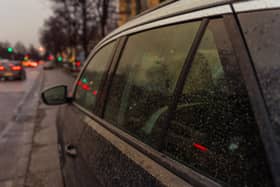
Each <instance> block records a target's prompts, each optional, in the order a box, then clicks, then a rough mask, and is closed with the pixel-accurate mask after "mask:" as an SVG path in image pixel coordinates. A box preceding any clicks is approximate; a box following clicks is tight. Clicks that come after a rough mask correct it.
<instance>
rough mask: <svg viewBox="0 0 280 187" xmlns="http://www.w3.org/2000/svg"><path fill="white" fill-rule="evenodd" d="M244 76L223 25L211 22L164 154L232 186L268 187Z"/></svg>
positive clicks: (187, 83) (188, 79) (186, 85)
mask: <svg viewBox="0 0 280 187" xmlns="http://www.w3.org/2000/svg"><path fill="white" fill-rule="evenodd" d="M241 77H242V76H241V73H240V70H239V66H238V64H237V62H236V58H235V54H234V52H233V49H232V46H231V43H230V40H229V38H228V36H227V35H226V30H225V28H224V24H223V21H222V20H219V19H217V20H212V21H210V23H209V25H208V28H207V30H206V32H205V34H204V36H203V38H202V42H201V44H200V46H199V49H198V51H197V53H196V56H195V59H194V61H193V64H192V67H191V70H190V73H189V75H188V77H187V79H186V82H185V86H184V89H183V93H182V95H181V97H180V101H179V103H178V105H177V109H176V112H175V116H174V118H173V120H171V124H170V128H169V131H168V133H167V136H166V139H165V140H166V141H165V143H166V145H165V152H166V154H168V155H170V156H172V157H173V158H174V159H176V160H178V161H180V162H183V163H185V164H186V165H187V166H189V167H191V168H194V169H195V170H197V171H198V172H200V173H202V174H205V175H208V176H210V177H213V178H215V179H216V180H218V181H221V182H224V183H226V184H229V185H232V186H268V185H270V178H269V171H268V169H267V165H266V162H265V156H264V150H263V147H262V143H261V140H260V137H259V135H258V130H257V125H256V122H255V119H254V116H253V113H252V111H251V106H250V103H249V98H248V95H247V91H246V88H245V85H244V81H243V80H242V78H241ZM256 179H257V180H256Z"/></svg>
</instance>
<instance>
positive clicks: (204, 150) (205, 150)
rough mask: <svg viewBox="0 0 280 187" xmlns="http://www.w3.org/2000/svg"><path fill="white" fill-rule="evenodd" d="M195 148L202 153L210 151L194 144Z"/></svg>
mask: <svg viewBox="0 0 280 187" xmlns="http://www.w3.org/2000/svg"><path fill="white" fill-rule="evenodd" d="M193 146H194V147H195V148H196V149H198V150H200V151H202V152H207V151H208V149H207V147H204V146H203V145H200V144H198V143H194V144H193Z"/></svg>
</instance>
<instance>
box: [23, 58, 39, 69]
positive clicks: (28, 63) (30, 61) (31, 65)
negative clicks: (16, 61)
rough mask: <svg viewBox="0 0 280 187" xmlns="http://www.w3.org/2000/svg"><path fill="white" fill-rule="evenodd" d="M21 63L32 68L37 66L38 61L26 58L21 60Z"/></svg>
mask: <svg viewBox="0 0 280 187" xmlns="http://www.w3.org/2000/svg"><path fill="white" fill-rule="evenodd" d="M22 65H23V66H24V67H32V68H35V67H37V66H38V63H37V62H35V61H32V60H28V61H23V62H22Z"/></svg>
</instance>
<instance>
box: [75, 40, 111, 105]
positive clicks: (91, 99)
mask: <svg viewBox="0 0 280 187" xmlns="http://www.w3.org/2000/svg"><path fill="white" fill-rule="evenodd" d="M114 46H115V42H112V43H110V44H108V45H107V46H105V47H103V48H102V49H101V50H100V51H98V52H97V54H96V55H95V56H94V57H93V58H92V59H91V61H90V62H89V64H88V66H87V67H86V70H85V71H84V73H83V75H82V76H81V78H80V80H79V81H78V85H77V91H76V95H75V100H76V102H77V103H78V104H80V105H81V106H83V107H85V108H86V109H88V110H92V109H93V107H94V105H95V102H96V96H97V93H98V91H99V88H100V83H101V81H102V79H103V75H104V72H105V71H106V68H107V67H108V63H109V62H110V58H111V57H112V53H113V48H114Z"/></svg>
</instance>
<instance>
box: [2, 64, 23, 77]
mask: <svg viewBox="0 0 280 187" xmlns="http://www.w3.org/2000/svg"><path fill="white" fill-rule="evenodd" d="M0 79H8V80H25V79H26V72H25V69H24V68H23V66H22V64H21V62H20V61H10V60H2V61H1V60H0Z"/></svg>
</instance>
